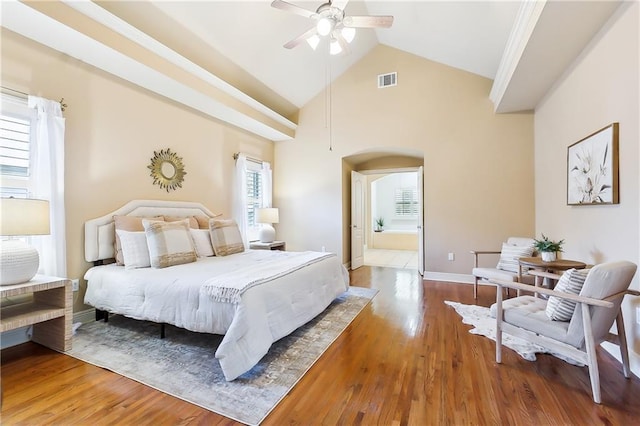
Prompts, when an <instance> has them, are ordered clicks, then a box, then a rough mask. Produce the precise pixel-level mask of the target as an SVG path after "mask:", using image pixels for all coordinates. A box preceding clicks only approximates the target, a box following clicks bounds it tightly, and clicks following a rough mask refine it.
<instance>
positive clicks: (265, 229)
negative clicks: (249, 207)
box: [256, 207, 279, 243]
mask: <svg viewBox="0 0 640 426" xmlns="http://www.w3.org/2000/svg"><path fill="white" fill-rule="evenodd" d="M256 222H257V223H262V224H263V225H262V228H261V229H260V234H259V236H260V242H261V243H272V242H273V240H275V239H276V230H275V229H273V226H271V224H272V223H278V222H279V219H278V209H277V208H273V207H269V208H264V209H257V210H256Z"/></svg>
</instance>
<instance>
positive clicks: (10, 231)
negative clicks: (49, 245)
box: [0, 198, 50, 236]
mask: <svg viewBox="0 0 640 426" xmlns="http://www.w3.org/2000/svg"><path fill="white" fill-rule="evenodd" d="M49 233H50V229H49V202H48V201H46V200H36V199H32V198H2V200H0V235H7V236H16V235H48V234H49Z"/></svg>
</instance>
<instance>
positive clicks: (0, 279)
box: [0, 198, 51, 285]
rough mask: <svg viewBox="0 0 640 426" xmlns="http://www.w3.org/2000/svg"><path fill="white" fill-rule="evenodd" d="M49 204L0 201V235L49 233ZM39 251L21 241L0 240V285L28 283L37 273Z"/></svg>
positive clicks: (19, 199) (22, 200) (14, 199)
mask: <svg viewBox="0 0 640 426" xmlns="http://www.w3.org/2000/svg"><path fill="white" fill-rule="evenodd" d="M50 232H51V231H50V228H49V202H48V201H46V200H36V199H31V198H2V199H1V200H0V235H3V236H23V235H47V234H49V233H50ZM39 264H40V256H38V251H37V250H36V249H35V248H33V247H32V246H30V245H29V244H27V243H26V242H24V241H21V240H17V239H16V240H4V241H0V285H12V284H19V283H23V282H27V281H29V280H31V278H33V277H34V275H35V274H36V273H37V272H38V267H39Z"/></svg>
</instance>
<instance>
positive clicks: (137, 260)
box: [116, 229, 151, 269]
mask: <svg viewBox="0 0 640 426" xmlns="http://www.w3.org/2000/svg"><path fill="white" fill-rule="evenodd" d="M116 233H117V234H118V236H119V237H120V244H121V249H122V257H123V259H124V267H125V269H134V268H148V267H149V266H151V260H150V259H149V247H148V246H147V236H146V234H145V233H144V232H130V231H123V230H122V229H117V230H116Z"/></svg>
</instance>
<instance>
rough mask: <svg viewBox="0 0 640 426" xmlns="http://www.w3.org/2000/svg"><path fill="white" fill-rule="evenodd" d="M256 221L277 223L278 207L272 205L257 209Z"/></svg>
mask: <svg viewBox="0 0 640 426" xmlns="http://www.w3.org/2000/svg"><path fill="white" fill-rule="evenodd" d="M256 222H257V223H278V222H279V217H278V209H277V208H274V207H268V208H264V209H257V210H256Z"/></svg>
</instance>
